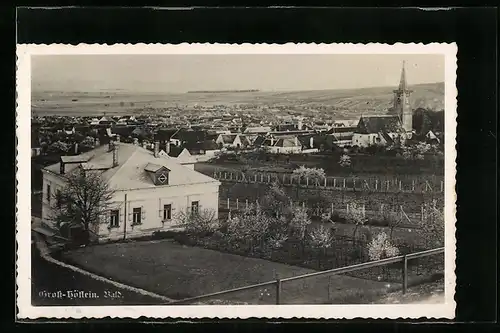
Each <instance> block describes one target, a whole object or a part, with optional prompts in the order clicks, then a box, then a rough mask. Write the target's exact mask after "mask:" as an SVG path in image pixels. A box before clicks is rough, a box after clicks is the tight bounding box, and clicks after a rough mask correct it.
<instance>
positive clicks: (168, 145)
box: [165, 141, 170, 155]
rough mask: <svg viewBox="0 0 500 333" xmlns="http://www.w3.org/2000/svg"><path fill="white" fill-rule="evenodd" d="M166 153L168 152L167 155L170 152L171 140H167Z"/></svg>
mask: <svg viewBox="0 0 500 333" xmlns="http://www.w3.org/2000/svg"><path fill="white" fill-rule="evenodd" d="M165 153H167V155H168V154H170V141H167V142H166V146H165Z"/></svg>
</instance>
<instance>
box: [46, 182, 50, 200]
mask: <svg viewBox="0 0 500 333" xmlns="http://www.w3.org/2000/svg"><path fill="white" fill-rule="evenodd" d="M50 196H51V191H50V184H47V201H48V202H50Z"/></svg>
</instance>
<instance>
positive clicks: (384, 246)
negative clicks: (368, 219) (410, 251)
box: [368, 232, 399, 260]
mask: <svg viewBox="0 0 500 333" xmlns="http://www.w3.org/2000/svg"><path fill="white" fill-rule="evenodd" d="M397 255H399V249H398V248H397V247H396V246H395V245H394V244H392V243H391V241H390V240H389V238H388V236H387V234H386V233H385V232H381V233H379V234H378V235H377V236H376V237H375V238H374V239H372V240H371V242H370V243H369V244H368V256H369V257H370V259H371V260H380V259H384V258H391V257H395V256H397Z"/></svg>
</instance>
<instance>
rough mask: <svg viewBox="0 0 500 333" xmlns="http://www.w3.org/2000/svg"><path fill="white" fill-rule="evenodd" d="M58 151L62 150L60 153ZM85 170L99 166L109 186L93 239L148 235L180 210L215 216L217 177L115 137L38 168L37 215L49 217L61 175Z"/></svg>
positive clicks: (169, 224) (172, 224)
mask: <svg viewBox="0 0 500 333" xmlns="http://www.w3.org/2000/svg"><path fill="white" fill-rule="evenodd" d="M63 157H64V156H63ZM82 168H84V169H85V170H90V171H97V172H102V177H103V179H104V180H105V181H107V182H108V184H109V186H110V188H112V189H113V190H114V194H113V199H112V200H111V202H110V203H109V209H108V210H107V211H106V213H105V214H104V215H103V216H101V221H100V223H99V225H97V226H95V230H93V231H94V232H95V234H96V235H97V236H98V238H99V240H113V239H125V238H133V237H138V236H144V235H150V234H152V233H153V232H155V231H159V230H171V229H177V228H180V227H181V226H180V225H179V221H180V218H181V216H182V215H184V214H189V213H191V212H193V213H197V212H201V211H202V210H206V211H210V212H211V214H213V216H214V217H215V218H216V217H217V212H218V208H219V186H220V182H219V181H217V180H215V179H213V178H211V177H208V176H206V175H204V174H201V173H199V172H197V171H194V170H193V169H192V168H191V167H190V166H185V165H182V164H181V163H180V161H177V160H176V158H172V157H170V156H165V155H160V154H159V153H158V151H157V150H155V151H153V152H151V151H149V150H147V149H144V148H142V147H140V146H137V145H132V144H125V143H115V144H114V145H113V149H110V148H108V147H106V146H100V147H98V148H96V149H94V150H91V151H89V152H87V153H84V154H81V155H78V156H71V159H64V158H62V159H61V161H60V162H59V163H57V164H54V165H51V166H48V167H46V168H45V169H43V202H42V218H43V219H44V220H47V221H50V220H51V218H52V212H53V211H52V209H53V207H54V202H53V200H55V197H54V194H55V193H57V191H58V190H61V189H62V188H63V187H64V186H65V180H64V176H65V174H68V173H71V172H80V170H81V169H82Z"/></svg>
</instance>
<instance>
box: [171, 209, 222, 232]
mask: <svg viewBox="0 0 500 333" xmlns="http://www.w3.org/2000/svg"><path fill="white" fill-rule="evenodd" d="M216 216H217V214H216V212H215V211H214V210H212V209H202V210H200V211H198V212H191V211H187V212H184V211H181V212H180V213H179V214H178V216H177V219H178V221H179V224H180V225H182V226H183V227H184V228H185V230H186V231H187V232H189V233H197V234H211V233H213V232H214V231H216V230H218V229H220V227H221V225H220V222H219V219H218V218H217V217H216Z"/></svg>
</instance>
